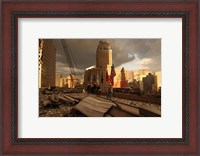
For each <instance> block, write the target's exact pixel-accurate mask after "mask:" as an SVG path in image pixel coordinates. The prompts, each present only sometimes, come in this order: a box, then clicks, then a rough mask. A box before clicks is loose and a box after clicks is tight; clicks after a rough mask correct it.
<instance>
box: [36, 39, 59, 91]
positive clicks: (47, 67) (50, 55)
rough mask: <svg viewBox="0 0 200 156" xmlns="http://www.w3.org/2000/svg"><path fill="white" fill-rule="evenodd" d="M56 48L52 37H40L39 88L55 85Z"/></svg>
mask: <svg viewBox="0 0 200 156" xmlns="http://www.w3.org/2000/svg"><path fill="white" fill-rule="evenodd" d="M55 70H56V50H55V47H54V46H53V40H51V39H39V88H41V87H49V86H55Z"/></svg>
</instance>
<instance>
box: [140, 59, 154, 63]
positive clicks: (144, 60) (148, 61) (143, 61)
mask: <svg viewBox="0 0 200 156" xmlns="http://www.w3.org/2000/svg"><path fill="white" fill-rule="evenodd" d="M152 62H153V60H152V59H150V58H144V59H142V60H141V61H140V64H141V65H149V64H151V63H152Z"/></svg>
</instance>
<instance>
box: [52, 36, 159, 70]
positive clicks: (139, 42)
mask: <svg viewBox="0 0 200 156" xmlns="http://www.w3.org/2000/svg"><path fill="white" fill-rule="evenodd" d="M100 40H104V41H105V40H107V41H108V42H109V43H110V45H111V48H112V51H113V64H114V65H115V66H120V65H122V64H124V63H127V62H132V61H134V60H135V56H136V55H137V57H138V58H140V59H141V60H143V62H142V63H143V64H144V63H145V62H146V63H147V62H148V59H151V60H152V62H151V63H149V64H148V65H149V66H150V67H151V68H160V58H161V40H160V39H66V40H65V41H66V42H67V44H68V46H69V47H70V54H71V58H72V62H73V65H74V68H76V69H77V70H79V71H80V72H84V71H85V69H86V68H87V67H90V66H92V65H95V64H96V49H97V46H98V43H99V41H100ZM53 41H54V46H55V48H56V70H57V71H61V73H63V74H66V72H69V70H67V69H68V68H67V67H68V61H67V59H66V57H65V53H64V50H63V47H62V44H61V41H60V40H59V39H54V40H53ZM153 58H156V59H153ZM156 62H157V63H156ZM151 64H153V65H154V64H156V65H157V67H154V66H152V65H151ZM69 73H70V72H69ZM69 73H68V74H69Z"/></svg>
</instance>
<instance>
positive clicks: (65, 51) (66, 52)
mask: <svg viewBox="0 0 200 156" xmlns="http://www.w3.org/2000/svg"><path fill="white" fill-rule="evenodd" d="M61 43H62V46H63V49H64V53H65V56H66V58H67V62H68V65H69V69H70V73H71V74H70V76H71V77H72V75H74V76H76V73H75V70H74V66H73V63H72V59H71V57H70V53H69V46H68V45H67V43H66V42H65V40H64V39H61Z"/></svg>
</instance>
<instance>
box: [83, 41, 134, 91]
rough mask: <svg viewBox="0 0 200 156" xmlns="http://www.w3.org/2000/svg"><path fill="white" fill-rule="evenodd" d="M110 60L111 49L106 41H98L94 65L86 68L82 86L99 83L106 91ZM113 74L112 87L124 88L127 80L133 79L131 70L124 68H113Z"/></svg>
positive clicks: (111, 62) (110, 65)
mask: <svg viewBox="0 0 200 156" xmlns="http://www.w3.org/2000/svg"><path fill="white" fill-rule="evenodd" d="M112 65H113V61H112V49H111V46H110V44H109V43H108V42H106V41H99V44H98V46H97V51H96V66H92V67H89V68H87V69H86V71H85V74H84V87H85V88H86V87H87V86H88V84H96V85H99V86H100V88H101V89H102V91H106V90H107V87H108V85H109V84H110V82H109V80H106V79H107V78H106V75H107V74H108V75H109V76H110V75H111V67H112ZM115 74H116V75H115V76H114V79H113V88H125V87H128V82H129V81H133V79H134V73H133V71H131V70H130V71H128V70H125V69H124V68H115Z"/></svg>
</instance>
